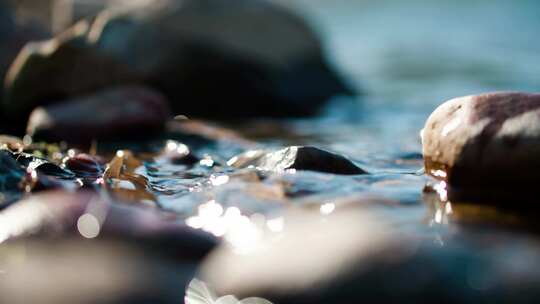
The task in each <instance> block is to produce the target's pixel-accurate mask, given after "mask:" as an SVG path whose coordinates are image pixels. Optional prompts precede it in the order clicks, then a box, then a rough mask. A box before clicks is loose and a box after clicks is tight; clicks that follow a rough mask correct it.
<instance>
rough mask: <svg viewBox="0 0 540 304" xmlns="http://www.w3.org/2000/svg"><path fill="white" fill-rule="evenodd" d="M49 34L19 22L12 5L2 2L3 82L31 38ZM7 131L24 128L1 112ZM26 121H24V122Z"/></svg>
mask: <svg viewBox="0 0 540 304" xmlns="http://www.w3.org/2000/svg"><path fill="white" fill-rule="evenodd" d="M48 37H49V35H48V33H46V32H43V31H42V30H41V29H38V28H36V27H35V26H33V25H26V24H17V23H16V22H15V17H14V15H13V12H12V10H11V7H10V5H9V4H8V3H6V2H5V1H2V2H1V3H0V79H1V81H2V83H3V81H4V79H5V77H6V74H7V72H8V69H9V67H10V66H11V64H12V63H13V61H14V60H15V58H16V57H17V54H18V53H19V51H20V50H21V49H22V48H23V47H24V45H25V44H26V43H27V42H29V41H31V40H40V39H46V38H48ZM3 97H4V86H3V85H2V86H0V102H3ZM0 114H1V115H0V116H1V118H2V125H1V126H0V127H1V128H2V129H3V130H4V131H5V132H15V131H20V130H21V129H23V126H22V124H21V122H19V121H17V120H16V119H12V117H11V116H9V115H4V113H3V111H1V112H0ZM23 123H24V122H23Z"/></svg>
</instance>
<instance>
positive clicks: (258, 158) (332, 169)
mask: <svg viewBox="0 0 540 304" xmlns="http://www.w3.org/2000/svg"><path fill="white" fill-rule="evenodd" d="M227 164H228V165H229V166H232V167H236V168H246V167H250V166H253V167H256V168H259V169H261V170H266V171H278V172H279V171H284V170H288V169H296V170H309V171H317V172H325V173H333V174H344V175H356V174H366V173H367V172H366V171H364V170H363V169H361V168H359V167H358V166H356V165H355V164H354V163H353V162H351V161H350V160H349V159H347V158H345V157H344V156H341V155H338V154H335V153H332V152H328V151H325V150H322V149H319V148H315V147H305V146H292V147H288V148H285V149H282V150H279V151H275V152H270V153H266V152H264V151H260V150H254V151H248V152H245V153H244V154H241V155H238V156H235V157H233V158H232V159H230V160H229V161H228V162H227Z"/></svg>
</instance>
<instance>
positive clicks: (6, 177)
mask: <svg viewBox="0 0 540 304" xmlns="http://www.w3.org/2000/svg"><path fill="white" fill-rule="evenodd" d="M25 175H26V172H25V171H24V169H23V167H22V166H21V165H20V164H19V163H18V162H17V161H16V160H15V158H13V155H12V154H11V152H9V151H7V150H0V189H1V195H0V209H2V208H4V207H6V206H8V205H9V204H11V203H13V202H14V201H16V200H18V199H19V198H20V197H21V196H22V193H23V190H24V189H23V181H24V178H25Z"/></svg>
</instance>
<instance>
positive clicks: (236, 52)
mask: <svg viewBox="0 0 540 304" xmlns="http://www.w3.org/2000/svg"><path fill="white" fill-rule="evenodd" d="M128 82H137V83H147V84H149V85H151V86H153V87H155V88H156V89H158V90H159V91H161V92H163V93H164V94H165V95H166V96H167V97H168V98H169V100H170V101H171V103H172V108H173V110H174V111H175V112H177V113H182V114H187V115H195V116H207V117H221V118H231V119H232V118H234V117H241V116H290V115H306V114H311V113H314V112H316V111H317V110H318V108H320V106H321V105H323V104H324V103H325V102H326V101H327V100H328V99H329V98H330V97H332V96H334V95H338V94H348V93H350V90H349V89H347V88H346V87H345V85H344V84H343V82H342V81H341V79H340V77H339V76H337V75H336V73H335V72H334V71H332V70H331V69H330V67H329V66H328V64H327V62H326V60H325V59H324V56H323V51H322V47H321V43H320V41H319V39H318V37H317V36H316V34H315V33H314V32H313V30H312V29H311V28H310V27H309V26H308V25H307V24H306V23H305V22H304V21H303V20H301V19H300V18H299V17H298V16H296V15H294V14H293V13H291V12H289V11H287V10H286V9H285V8H283V7H280V6H279V5H277V4H273V3H272V2H269V1H266V0H256V1H246V0H242V1H235V2H234V3H229V2H227V3H225V2H223V1H220V0H196V1H195V0H188V1H180V0H154V1H143V2H142V4H141V2H138V5H129V6H126V7H123V8H121V9H118V8H116V9H109V10H106V11H104V12H103V13H101V14H99V16H98V17H97V18H96V19H95V20H93V21H81V22H80V23H78V24H77V25H75V26H73V27H72V28H71V29H70V30H68V31H67V32H65V33H63V34H61V35H59V36H57V37H56V38H54V39H53V40H50V41H48V42H44V43H33V44H30V45H28V46H27V47H26V48H25V49H24V51H23V52H22V53H21V54H20V55H19V57H18V58H17V61H16V63H15V64H14V65H13V67H12V69H11V71H10V73H9V76H8V79H7V90H8V94H7V100H6V102H5V106H6V108H7V109H8V110H9V111H10V112H11V113H17V114H20V115H21V116H24V113H28V112H29V111H31V110H32V109H33V108H34V107H36V106H38V105H44V104H48V103H52V102H54V101H59V100H62V99H65V98H72V97H74V96H77V95H80V94H88V93H89V92H90V91H92V90H96V89H100V88H103V87H107V86H111V85H115V84H122V83H128Z"/></svg>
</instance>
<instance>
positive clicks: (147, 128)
mask: <svg viewBox="0 0 540 304" xmlns="http://www.w3.org/2000/svg"><path fill="white" fill-rule="evenodd" d="M170 117H171V114H170V111H169V109H168V105H167V102H166V100H165V98H164V97H163V96H162V95H161V94H159V93H157V92H155V91H153V90H151V89H148V88H145V87H139V86H122V87H116V88H111V89H106V90H103V91H99V92H97V93H95V94H92V95H87V96H83V97H79V98H74V99H72V100H66V101H64V102H62V103H58V104H53V105H50V106H46V107H40V108H37V109H35V110H34V111H33V112H32V114H31V115H30V119H29V122H28V128H27V132H28V133H29V134H31V135H34V136H35V137H38V138H41V139H47V140H57V141H59V140H64V141H68V142H79V143H87V142H89V141H91V140H92V139H116V138H121V139H125V138H136V137H140V136H142V135H148V134H152V133H154V132H156V131H159V130H161V129H162V128H163V127H164V125H165V123H166V121H167V120H168V119H169V118H170Z"/></svg>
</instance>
